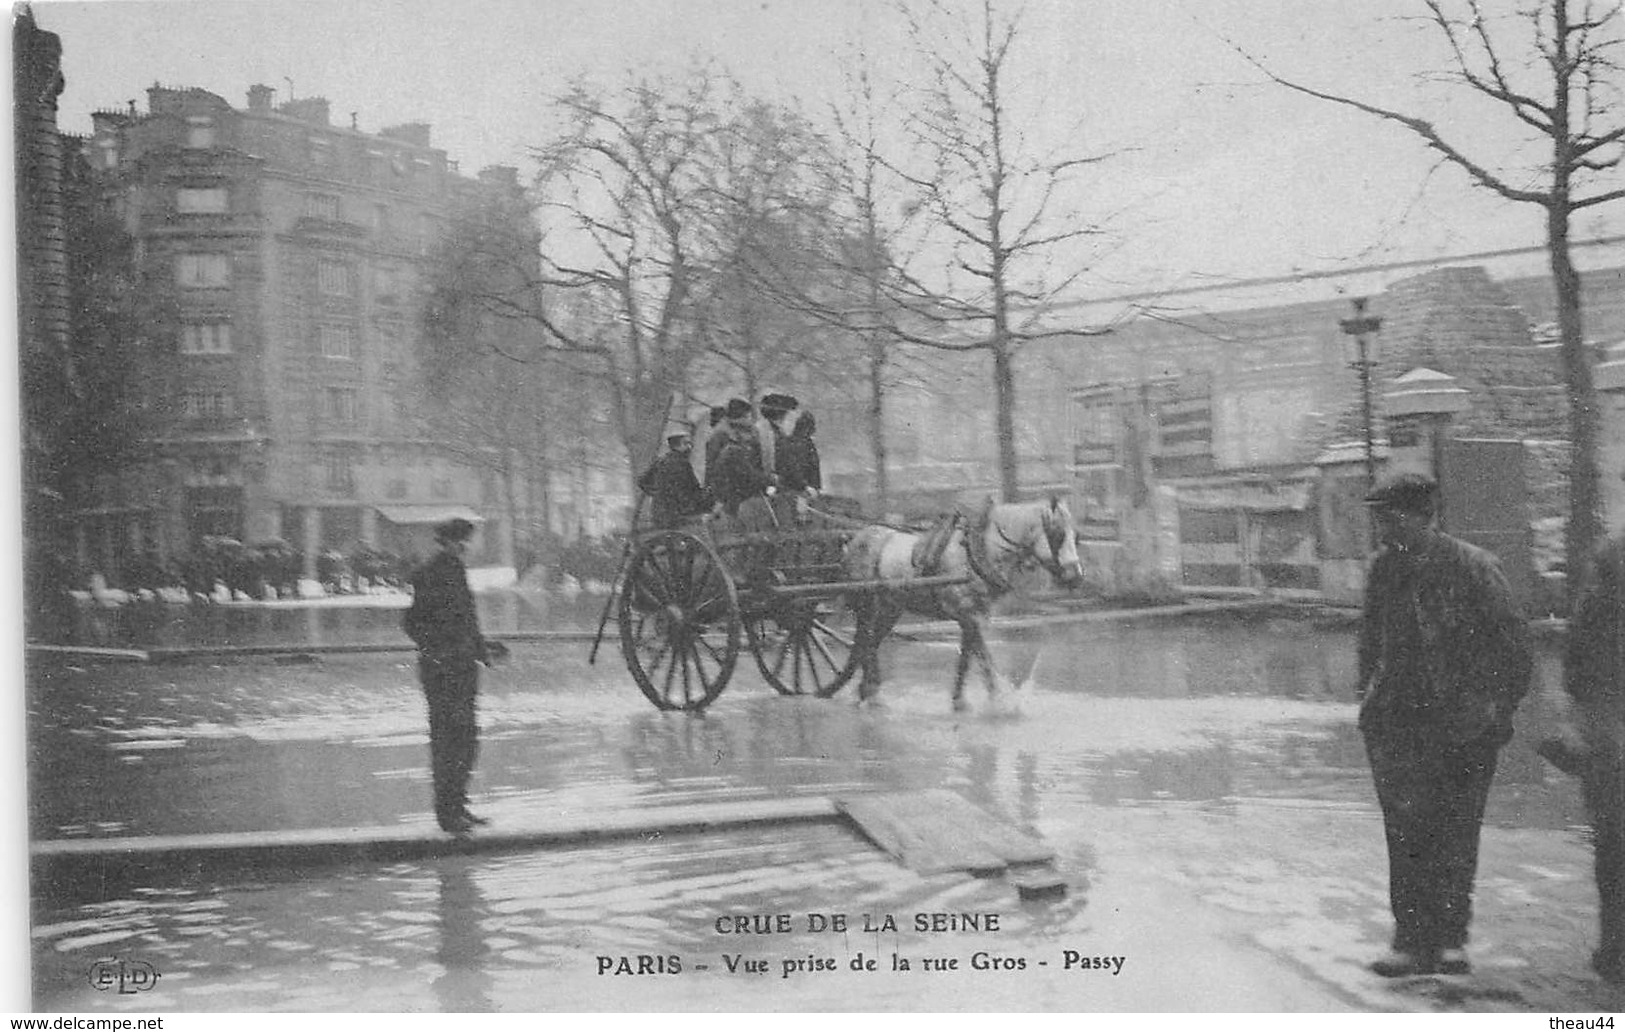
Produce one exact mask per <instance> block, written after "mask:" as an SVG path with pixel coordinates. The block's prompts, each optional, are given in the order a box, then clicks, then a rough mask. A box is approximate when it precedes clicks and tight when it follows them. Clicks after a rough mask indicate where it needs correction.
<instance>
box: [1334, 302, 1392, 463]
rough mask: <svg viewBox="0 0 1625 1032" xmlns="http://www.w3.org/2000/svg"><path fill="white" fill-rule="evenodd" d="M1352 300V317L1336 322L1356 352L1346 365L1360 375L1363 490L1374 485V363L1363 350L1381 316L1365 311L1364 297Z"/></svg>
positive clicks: (1375, 459)
mask: <svg viewBox="0 0 1625 1032" xmlns="http://www.w3.org/2000/svg"><path fill="white" fill-rule="evenodd" d="M1353 302H1354V317H1353V318H1351V319H1340V320H1338V325H1339V326H1341V327H1342V328H1343V332H1344V333H1346V334H1348V335H1349V336H1351V337H1353V338H1354V342H1355V346H1356V349H1357V350H1356V353H1357V355H1358V357H1357V358H1355V359H1354V361H1352V362H1350V363H1349V368H1351V369H1353V370H1354V371H1355V372H1357V373H1359V374H1360V422H1361V425H1362V426H1363V427H1364V429H1365V487H1366V491H1367V493H1369V492H1370V491H1371V489H1372V488H1374V487H1376V486H1377V439H1376V436H1375V435H1376V429H1375V427H1374V426H1373V423H1374V422H1375V420H1374V419H1373V418H1372V415H1371V370H1372V368H1373V367H1374V366H1375V365H1376V363H1375V362H1373V361H1371V359H1370V357H1369V353H1368V351H1367V346H1368V342H1367V338H1368V337H1370V335H1371V334H1373V333H1376V332H1377V331H1378V330H1380V329H1382V319H1381V318H1380V317H1378V316H1375V315H1367V314H1366V312H1365V302H1366V299H1365V298H1363V297H1357V298H1354V299H1353Z"/></svg>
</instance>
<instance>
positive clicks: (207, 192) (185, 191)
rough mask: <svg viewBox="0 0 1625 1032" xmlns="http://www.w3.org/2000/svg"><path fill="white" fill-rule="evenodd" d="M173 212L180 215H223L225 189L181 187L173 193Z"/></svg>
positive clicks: (224, 211)
mask: <svg viewBox="0 0 1625 1032" xmlns="http://www.w3.org/2000/svg"><path fill="white" fill-rule="evenodd" d="M175 210H176V211H178V212H180V213H181V214H182V215H224V214H225V213H226V188H225V187H223V186H208V187H198V186H183V187H181V188H180V189H179V190H176V191H175Z"/></svg>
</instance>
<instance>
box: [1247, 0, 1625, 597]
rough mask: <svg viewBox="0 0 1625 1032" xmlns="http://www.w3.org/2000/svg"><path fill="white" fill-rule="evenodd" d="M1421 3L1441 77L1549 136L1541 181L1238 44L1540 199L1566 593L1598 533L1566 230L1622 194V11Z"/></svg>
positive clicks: (1585, 365) (1513, 197)
mask: <svg viewBox="0 0 1625 1032" xmlns="http://www.w3.org/2000/svg"><path fill="white" fill-rule="evenodd" d="M1422 3H1423V4H1424V5H1425V7H1426V20H1427V21H1428V22H1429V23H1430V24H1431V25H1432V26H1433V28H1435V29H1436V30H1437V31H1438V32H1439V33H1440V34H1441V35H1442V37H1443V39H1444V41H1445V43H1446V44H1447V45H1448V47H1449V50H1450V54H1451V58H1452V64H1451V66H1450V67H1449V68H1448V69H1446V70H1445V72H1444V78H1445V79H1446V80H1447V81H1448V82H1451V83H1453V84H1455V85H1457V86H1460V87H1461V88H1463V89H1465V90H1468V91H1471V92H1472V93H1475V94H1477V95H1479V96H1481V97H1486V98H1489V99H1490V100H1492V101H1495V102H1496V103H1498V104H1500V105H1502V107H1503V108H1504V110H1505V114H1506V117H1507V118H1508V119H1509V120H1512V121H1514V122H1516V123H1517V125H1516V127H1515V128H1516V129H1517V130H1518V131H1520V132H1521V133H1522V134H1524V135H1525V136H1528V137H1531V138H1533V139H1536V140H1541V141H1544V145H1545V146H1546V147H1548V148H1549V153H1550V158H1549V159H1548V160H1547V161H1546V162H1545V163H1544V165H1543V167H1542V169H1541V171H1540V173H1539V175H1540V178H1541V179H1542V180H1543V182H1541V183H1540V185H1538V186H1536V185H1530V181H1531V180H1530V176H1529V172H1528V170H1527V169H1522V168H1518V167H1515V166H1512V165H1510V164H1508V163H1501V162H1497V161H1496V160H1495V159H1494V158H1491V157H1486V156H1474V155H1470V154H1469V153H1468V152H1467V151H1466V150H1465V149H1463V148H1462V147H1461V146H1458V144H1457V143H1456V142H1455V141H1454V140H1453V139H1452V138H1450V137H1447V136H1446V135H1445V133H1443V132H1441V131H1440V130H1439V128H1438V127H1437V126H1435V125H1434V124H1433V122H1432V121H1430V120H1428V119H1427V118H1424V117H1422V116H1419V115H1416V114H1412V113H1408V112H1402V111H1396V110H1393V109H1391V108H1386V107H1381V106H1379V105H1376V104H1371V103H1367V102H1365V101H1363V100H1359V99H1356V98H1353V97H1346V96H1342V95H1339V94H1336V93H1329V92H1326V91H1324V90H1318V89H1314V88H1312V87H1309V86H1306V85H1303V84H1301V83H1298V82H1294V81H1292V80H1289V79H1285V78H1282V77H1281V76H1279V75H1276V74H1275V73H1274V72H1272V71H1271V70H1270V69H1268V68H1266V67H1265V66H1264V65H1263V64H1262V63H1261V62H1260V61H1258V60H1257V59H1256V58H1254V57H1252V56H1251V55H1249V54H1247V53H1246V52H1245V51H1243V52H1242V53H1243V56H1244V57H1246V58H1247V59H1248V60H1249V61H1251V62H1252V64H1253V65H1255V66H1256V67H1258V68H1259V69H1260V70H1261V71H1263V73H1264V74H1265V75H1267V76H1268V77H1269V78H1270V79H1271V80H1273V81H1274V82H1276V83H1279V84H1280V85H1282V86H1285V87H1287V88H1288V89H1292V90H1296V91H1297V92H1299V93H1302V94H1305V95H1307V96H1310V97H1315V98H1317V99H1319V100H1324V101H1329V102H1331V103H1334V104H1340V105H1343V106H1345V107H1350V108H1353V109H1355V110H1356V111H1363V112H1365V113H1366V114H1368V115H1371V116H1373V117H1376V118H1379V119H1382V120H1383V121H1386V122H1391V123H1393V124H1394V125H1398V126H1400V127H1402V128H1404V129H1406V130H1407V131H1409V132H1410V133H1412V134H1414V135H1415V136H1416V137H1417V138H1418V139H1420V140H1421V141H1422V142H1423V143H1424V144H1425V145H1426V146H1427V147H1428V148H1429V149H1431V150H1433V151H1434V152H1435V153H1437V154H1438V155H1440V160H1441V161H1443V162H1445V163H1448V164H1449V165H1452V166H1454V167H1456V168H1458V169H1460V170H1461V171H1463V172H1465V173H1466V174H1467V176H1468V177H1469V178H1470V179H1471V181H1472V182H1473V183H1474V184H1475V185H1477V186H1479V187H1482V188H1484V189H1487V190H1491V191H1493V192H1494V193H1497V194H1499V195H1500V196H1502V197H1505V198H1506V199H1507V200H1510V201H1516V202H1519V203H1522V204H1534V205H1538V206H1540V207H1541V208H1543V209H1545V216H1546V248H1547V252H1548V256H1549V259H1550V265H1551V270H1552V281H1553V286H1554V288H1555V291H1556V295H1557V320H1558V330H1559V334H1560V337H1561V349H1562V357H1563V375H1564V381H1565V385H1566V387H1567V391H1568V402H1569V435H1570V448H1571V449H1572V453H1571V461H1570V468H1569V523H1568V534H1567V543H1566V546H1565V547H1566V560H1567V565H1568V570H1569V572H1570V577H1569V591H1570V593H1571V594H1570V597H1571V599H1572V597H1573V594H1572V593H1573V591H1574V590H1575V588H1576V586H1577V582H1578V580H1579V573H1580V571H1581V570H1582V569H1583V567H1584V564H1585V563H1586V562H1587V560H1588V558H1589V556H1590V553H1591V551H1592V549H1593V548H1594V547H1595V545H1596V542H1597V540H1598V538H1599V537H1600V536H1601V534H1602V516H1601V512H1600V508H1601V496H1600V494H1599V480H1598V470H1597V427H1598V419H1597V403H1596V395H1595V391H1594V390H1593V387H1592V370H1591V365H1592V356H1591V355H1590V354H1589V353H1588V352H1587V350H1586V347H1585V336H1584V332H1583V326H1582V320H1581V316H1582V312H1581V304H1580V277H1579V274H1578V273H1577V272H1576V271H1575V268H1574V263H1573V260H1572V258H1571V256H1570V249H1569V230H1570V223H1571V221H1572V219H1573V218H1574V215H1575V213H1576V212H1579V211H1582V210H1584V209H1586V208H1593V207H1596V206H1597V205H1600V204H1606V203H1608V202H1610V201H1617V200H1619V199H1620V198H1625V186H1620V185H1618V183H1619V180H1618V178H1617V172H1616V171H1615V170H1617V169H1618V168H1619V166H1620V162H1621V159H1622V158H1625V109H1622V108H1621V100H1622V97H1621V93H1622V91H1625V72H1622V69H1621V65H1620V63H1619V59H1618V56H1617V55H1618V53H1619V48H1620V46H1621V42H1622V22H1625V15H1622V14H1621V8H1620V5H1619V3H1618V0H1530V2H1528V3H1525V4H1522V5H1520V6H1519V9H1518V10H1517V11H1516V12H1515V13H1512V14H1505V15H1499V16H1498V15H1497V14H1495V13H1493V12H1490V11H1486V9H1485V5H1484V4H1483V3H1482V2H1480V0H1422Z"/></svg>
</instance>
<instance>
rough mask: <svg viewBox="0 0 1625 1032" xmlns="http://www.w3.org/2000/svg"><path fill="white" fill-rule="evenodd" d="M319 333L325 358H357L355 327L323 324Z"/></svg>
mask: <svg viewBox="0 0 1625 1032" xmlns="http://www.w3.org/2000/svg"><path fill="white" fill-rule="evenodd" d="M317 332H318V333H319V334H320V336H321V339H322V357H323V358H355V351H356V348H355V327H354V326H342V325H338V324H335V323H323V324H322V325H321V327H319V328H318V330H317Z"/></svg>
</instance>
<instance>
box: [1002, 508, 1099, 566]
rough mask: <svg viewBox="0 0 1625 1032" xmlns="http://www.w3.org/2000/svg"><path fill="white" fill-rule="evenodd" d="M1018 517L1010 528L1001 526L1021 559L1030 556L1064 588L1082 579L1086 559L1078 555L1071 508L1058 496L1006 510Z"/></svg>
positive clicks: (1019, 560) (1013, 549) (1076, 534)
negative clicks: (1046, 501)
mask: <svg viewBox="0 0 1625 1032" xmlns="http://www.w3.org/2000/svg"><path fill="white" fill-rule="evenodd" d="M1006 511H1008V512H1010V513H1011V515H1014V516H1016V517H1017V519H1016V520H1015V521H1013V523H1012V525H1011V526H1010V527H1003V526H1001V527H999V528H998V532H999V535H1000V536H1001V537H1003V538H1004V540H1005V542H1006V543H1007V547H1009V548H1010V549H1011V550H1012V551H1013V552H1015V553H1016V558H1017V561H1018V562H1024V561H1026V560H1027V559H1029V558H1031V559H1032V560H1036V561H1037V563H1038V564H1039V565H1040V566H1042V567H1043V568H1044V569H1046V570H1048V571H1049V575H1050V576H1051V577H1052V578H1054V580H1055V583H1057V584H1059V585H1061V586H1062V587H1065V588H1071V587H1075V586H1076V585H1077V584H1078V583H1079V582H1081V581H1082V580H1083V561H1082V560H1081V559H1079V558H1078V532H1077V528H1075V527H1074V526H1073V525H1072V510H1070V509H1068V508H1067V506H1066V503H1065V502H1063V501H1061V500H1060V499H1059V498H1057V497H1053V496H1052V497H1051V498H1050V500H1049V502H1048V503H1044V502H1034V503H1030V504H1027V505H1018V506H1011V507H1009V509H1008V510H1006Z"/></svg>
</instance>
